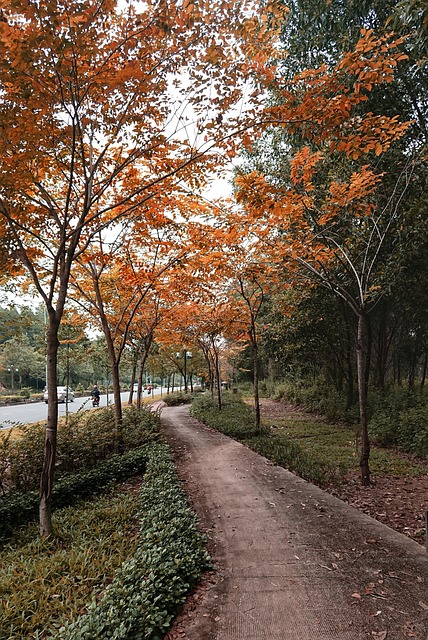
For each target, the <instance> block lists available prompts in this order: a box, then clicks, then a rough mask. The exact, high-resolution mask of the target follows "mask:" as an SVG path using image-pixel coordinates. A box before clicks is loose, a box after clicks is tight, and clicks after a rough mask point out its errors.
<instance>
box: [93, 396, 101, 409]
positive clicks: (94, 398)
mask: <svg viewBox="0 0 428 640" xmlns="http://www.w3.org/2000/svg"><path fill="white" fill-rule="evenodd" d="M92 406H93V407H99V406H100V399H99V398H97V397H96V396H93V398H92Z"/></svg>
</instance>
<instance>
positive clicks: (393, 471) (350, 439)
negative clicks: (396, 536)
mask: <svg viewBox="0 0 428 640" xmlns="http://www.w3.org/2000/svg"><path fill="white" fill-rule="evenodd" d="M262 423H263V426H264V427H265V428H269V427H270V426H271V425H272V424H273V423H274V424H275V427H274V429H273V432H274V434H275V438H278V439H281V438H282V439H285V440H287V441H291V442H295V443H296V444H298V446H299V447H300V448H301V449H302V450H303V451H305V452H306V453H307V454H308V455H309V456H310V457H311V458H312V459H314V460H315V461H317V462H319V463H321V464H329V463H331V461H334V463H335V465H336V466H337V467H338V469H340V470H341V473H346V472H348V471H351V470H355V469H357V468H358V466H359V455H360V453H359V446H358V444H357V432H356V430H355V429H353V428H352V427H347V426H345V425H342V424H341V423H327V422H325V421H324V420H316V419H311V418H308V419H307V420H305V419H302V418H301V417H300V418H298V419H296V417H291V418H290V419H287V418H280V419H278V418H275V420H274V421H273V420H269V419H266V418H265V419H264V420H263V421H262ZM370 468H371V471H372V473H373V474H375V475H382V476H383V475H389V476H396V477H408V476H412V477H417V476H421V475H425V474H426V473H427V467H426V464H425V465H424V464H423V463H421V462H418V461H417V460H415V459H412V458H411V456H408V455H406V454H404V453H400V452H397V451H395V450H393V449H385V448H380V447H375V446H372V448H371V453H370Z"/></svg>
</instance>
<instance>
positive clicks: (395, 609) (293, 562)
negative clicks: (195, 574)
mask: <svg viewBox="0 0 428 640" xmlns="http://www.w3.org/2000/svg"><path fill="white" fill-rule="evenodd" d="M162 423H163V426H164V430H165V433H166V436H167V439H168V441H169V442H170V444H171V446H172V447H173V450H174V452H175V457H176V461H177V466H178V470H179V473H180V475H181V477H182V479H183V482H184V488H185V490H186V491H187V493H188V495H189V498H190V500H191V502H192V506H193V508H194V510H195V511H196V512H197V513H198V515H199V518H200V521H201V525H202V527H203V529H204V530H205V531H206V532H207V534H208V537H209V547H210V552H211V555H212V557H213V560H214V563H215V565H216V571H215V573H214V576H213V579H212V580H209V581H207V584H206V586H205V588H203V589H202V590H201V593H200V594H196V595H195V596H194V597H193V600H192V604H190V603H189V605H188V606H187V607H186V608H185V610H184V613H183V615H182V616H181V617H180V618H179V619H178V621H177V623H176V625H175V628H174V629H173V630H172V632H171V633H170V634H168V636H167V638H171V639H172V638H182V639H183V640H241V639H242V640H244V639H245V640H306V639H307V640H309V639H311V640H335V639H338V640H339V639H340V640H363V639H377V640H405V639H407V638H416V639H417V640H428V557H427V555H426V554H425V550H424V548H423V547H422V546H421V545H418V544H417V543H416V542H413V541H412V540H410V539H408V538H407V537H405V536H403V535H401V534H399V533H396V532H394V531H393V530H392V529H389V528H388V527H386V526H384V525H382V524H381V523H379V522H377V521H376V520H374V519H372V518H370V517H368V516H366V515H364V514H363V513H361V512H360V511H358V510H356V509H353V508H352V507H349V506H348V505H347V504H345V503H344V502H342V501H340V500H338V499H336V498H335V497H333V496H331V495H330V494H328V493H326V492H324V491H322V490H321V489H319V488H317V487H315V486H314V485H311V484H309V483H307V482H305V481H304V480H302V479H300V478H298V477H297V476H295V475H293V474H291V473H290V472H288V471H287V470H285V469H282V468H280V467H277V466H275V465H273V464H272V463H270V462H269V461H267V460H266V459H265V458H263V457H262V456H259V455H258V454H256V453H254V452H252V451H251V450H249V449H247V448H246V447H244V446H243V445H241V444H239V443H237V442H234V441H233V440H230V439H229V438H227V437H226V436H224V435H222V434H220V433H217V432H216V431H214V430H212V429H210V428H208V427H205V426H204V425H201V424H200V423H199V422H197V421H196V420H194V419H192V418H190V417H189V416H188V407H166V408H164V409H163V410H162ZM195 603H197V604H196V606H195Z"/></svg>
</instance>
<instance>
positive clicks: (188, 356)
mask: <svg viewBox="0 0 428 640" xmlns="http://www.w3.org/2000/svg"><path fill="white" fill-rule="evenodd" d="M180 356H181V353H176V357H177V359H178V358H180ZM191 357H192V352H191V351H187V349H186V347H184V349H183V373H184V376H183V377H184V393H187V358H191Z"/></svg>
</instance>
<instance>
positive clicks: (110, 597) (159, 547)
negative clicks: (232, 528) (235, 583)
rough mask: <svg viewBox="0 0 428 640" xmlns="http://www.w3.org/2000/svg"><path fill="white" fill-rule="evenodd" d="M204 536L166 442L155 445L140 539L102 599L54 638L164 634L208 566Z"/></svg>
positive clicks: (153, 636) (147, 476)
mask: <svg viewBox="0 0 428 640" xmlns="http://www.w3.org/2000/svg"><path fill="white" fill-rule="evenodd" d="M203 542H204V538H203V537H202V536H201V535H200V534H199V533H198V532H197V530H196V520H195V517H194V515H193V514H192V513H191V512H190V510H189V508H188V507H187V504H186V497H185V494H184V492H183V490H182V489H181V488H180V486H179V483H178V480H177V476H176V473H175V470H174V465H173V463H172V460H171V458H170V456H169V453H168V449H167V447H166V446H165V445H159V444H157V445H151V448H150V455H149V458H148V464H147V472H146V474H145V480H144V484H143V485H142V489H141V525H140V540H139V544H138V548H137V550H136V552H135V554H134V556H133V557H132V558H131V559H130V560H128V561H127V562H125V563H124V564H123V565H122V567H121V568H120V570H119V571H118V572H117V574H116V576H115V578H114V580H113V582H112V583H111V584H109V586H108V587H107V589H106V590H105V592H104V594H103V597H102V599H101V600H100V601H99V602H97V601H96V600H95V599H93V601H92V603H91V604H90V605H89V608H88V611H87V612H86V613H85V614H83V615H82V616H81V617H79V618H77V619H74V620H73V621H72V622H70V623H66V624H65V625H64V626H62V627H61V628H60V629H58V630H57V631H56V632H55V634H54V635H52V636H51V637H52V638H55V639H56V640H94V639H95V638H114V639H115V640H120V639H124V640H125V639H127V640H129V639H131V638H134V639H135V640H136V639H137V638H138V639H143V638H145V639H147V640H148V639H153V640H155V639H156V640H159V638H161V637H163V636H164V635H165V633H166V631H167V629H168V627H169V625H170V623H171V620H172V619H173V617H174V615H175V613H176V612H177V610H178V607H179V606H180V605H181V604H182V603H183V602H184V600H185V597H186V594H187V593H188V592H189V590H190V588H191V587H192V586H193V585H194V584H195V582H196V580H197V579H198V578H199V576H200V574H201V571H202V570H203V569H205V568H206V567H207V566H208V556H207V553H206V551H205V549H204V546H203Z"/></svg>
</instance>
